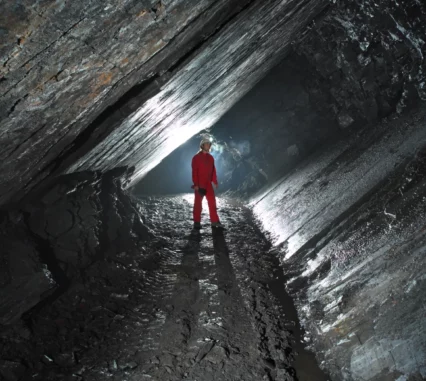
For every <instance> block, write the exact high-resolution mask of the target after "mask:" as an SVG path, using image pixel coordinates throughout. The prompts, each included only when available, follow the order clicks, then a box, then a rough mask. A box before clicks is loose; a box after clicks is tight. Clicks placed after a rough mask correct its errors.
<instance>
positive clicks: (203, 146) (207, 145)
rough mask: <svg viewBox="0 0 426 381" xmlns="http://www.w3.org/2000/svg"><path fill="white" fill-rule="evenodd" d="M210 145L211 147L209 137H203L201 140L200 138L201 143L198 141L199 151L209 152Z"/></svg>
mask: <svg viewBox="0 0 426 381" xmlns="http://www.w3.org/2000/svg"><path fill="white" fill-rule="evenodd" d="M211 147H212V142H211V140H210V139H207V138H204V139H203V140H201V143H200V148H201V151H204V152H210V148H211Z"/></svg>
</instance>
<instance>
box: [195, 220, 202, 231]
mask: <svg viewBox="0 0 426 381" xmlns="http://www.w3.org/2000/svg"><path fill="white" fill-rule="evenodd" d="M194 229H195V230H200V229H201V223H200V222H194Z"/></svg>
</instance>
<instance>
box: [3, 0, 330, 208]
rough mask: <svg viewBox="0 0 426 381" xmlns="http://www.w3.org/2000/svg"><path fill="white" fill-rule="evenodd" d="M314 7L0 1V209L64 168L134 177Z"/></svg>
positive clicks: (250, 73) (271, 57) (211, 112)
mask: <svg viewBox="0 0 426 381" xmlns="http://www.w3.org/2000/svg"><path fill="white" fill-rule="evenodd" d="M324 4H325V2H324V1H316V0H315V1H314V0H297V1H294V2H290V3H289V2H287V1H284V0H281V1H272V0H267V1H254V0H231V1H229V0H220V1H212V0H200V1H197V2H194V1H189V0H176V1H151V0H144V1H136V0H130V1H125V2H120V3H119V4H117V2H116V1H109V2H108V1H107V2H105V1H92V2H90V3H88V2H87V1H77V0H76V1H73V2H72V3H71V2H69V1H65V0H62V1H55V2H52V1H45V2H36V3H34V4H33V2H30V1H22V2H18V3H16V2H15V1H12V0H10V1H9V0H7V1H3V2H2V3H1V5H0V14H1V16H0V36H1V37H2V38H1V42H0V63H1V65H0V66H1V68H0V130H1V132H0V143H1V145H2V147H4V149H3V150H2V151H1V152H0V173H1V176H0V204H1V205H4V204H5V203H9V202H11V201H21V200H22V198H24V197H25V196H26V195H27V194H28V193H29V192H31V191H32V190H34V189H35V188H38V187H39V186H42V187H43V186H44V185H45V183H46V182H48V181H50V180H51V179H53V178H55V177H56V176H58V175H60V174H64V173H71V172H77V171H82V170H88V171H90V170H103V171H107V170H111V169H114V168H116V167H120V166H128V167H132V166H135V167H136V168H137V170H136V171H134V174H133V176H134V179H136V178H138V177H141V176H143V175H144V174H146V173H147V172H148V171H149V170H150V169H152V168H154V167H155V166H156V165H157V164H158V163H159V162H160V161H161V160H162V159H163V158H164V157H166V156H167V155H168V154H169V153H170V152H172V151H173V149H175V148H176V146H179V145H180V144H181V143H182V142H184V141H185V140H187V139H188V138H190V137H191V136H193V135H194V134H196V133H197V132H199V131H201V130H202V129H204V128H206V127H209V126H211V125H212V124H213V123H214V122H215V121H216V120H217V119H218V118H219V117H220V116H221V115H222V114H223V113H225V112H226V110H227V109H228V108H230V107H231V106H232V104H233V103H234V102H236V101H237V100H238V99H239V98H241V96H243V95H244V94H245V93H246V92H247V91H248V90H249V88H250V87H251V86H252V85H253V84H254V83H255V82H256V81H257V80H258V79H259V78H260V77H262V76H263V75H264V74H265V73H266V72H267V71H268V70H269V69H270V68H271V67H273V66H274V64H276V62H277V61H278V60H279V59H280V58H282V57H283V56H284V55H285V54H286V53H287V51H288V49H289V46H290V43H291V41H292V40H293V39H294V38H295V37H296V35H297V34H298V33H299V32H300V31H301V30H302V29H303V28H304V27H305V26H306V24H307V23H308V22H309V20H311V19H312V18H313V17H314V16H315V15H316V14H317V13H318V12H319V11H320V10H321V9H322V8H323V7H324ZM253 24H256V25H257V27H256V28H253ZM241 36H244V37H243V38H241ZM148 99H149V101H147V100H148Z"/></svg>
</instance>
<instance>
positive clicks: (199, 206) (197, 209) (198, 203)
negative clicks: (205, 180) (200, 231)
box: [193, 184, 219, 223]
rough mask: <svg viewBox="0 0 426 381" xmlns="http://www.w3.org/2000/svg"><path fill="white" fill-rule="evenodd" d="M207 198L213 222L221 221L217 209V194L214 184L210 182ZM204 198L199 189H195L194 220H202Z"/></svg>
mask: <svg viewBox="0 0 426 381" xmlns="http://www.w3.org/2000/svg"><path fill="white" fill-rule="evenodd" d="M206 191H207V193H206V198H207V203H208V205H209V212H210V221H211V222H212V223H215V222H219V216H218V215H217V209H216V196H215V194H214V190H213V186H212V185H211V184H209V186H207V189H206ZM203 198H204V196H201V195H200V193H198V191H195V199H194V213H193V214H194V222H201V211H202V210H203Z"/></svg>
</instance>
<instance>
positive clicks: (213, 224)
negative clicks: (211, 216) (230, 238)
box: [212, 222, 225, 229]
mask: <svg viewBox="0 0 426 381" xmlns="http://www.w3.org/2000/svg"><path fill="white" fill-rule="evenodd" d="M212 228H215V229H225V226H223V225H222V224H221V223H220V222H212Z"/></svg>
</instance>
